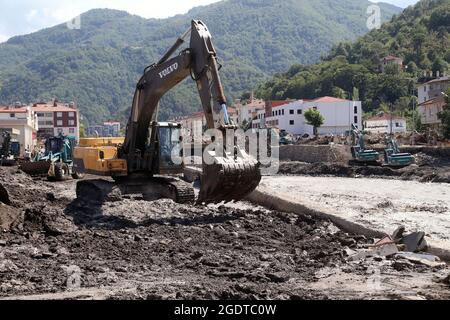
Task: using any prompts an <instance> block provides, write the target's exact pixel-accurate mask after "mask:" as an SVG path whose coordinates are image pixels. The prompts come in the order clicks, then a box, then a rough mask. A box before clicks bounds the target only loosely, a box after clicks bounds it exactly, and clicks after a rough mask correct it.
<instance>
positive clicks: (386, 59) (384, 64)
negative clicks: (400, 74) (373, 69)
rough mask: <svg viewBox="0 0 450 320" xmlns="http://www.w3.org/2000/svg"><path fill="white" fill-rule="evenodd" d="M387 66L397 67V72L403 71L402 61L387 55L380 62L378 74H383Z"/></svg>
mask: <svg viewBox="0 0 450 320" xmlns="http://www.w3.org/2000/svg"><path fill="white" fill-rule="evenodd" d="M389 65H398V66H399V70H403V59H402V58H399V57H395V56H392V55H389V56H387V57H384V58H383V59H381V60H380V72H381V73H385V72H386V67H387V66H389Z"/></svg>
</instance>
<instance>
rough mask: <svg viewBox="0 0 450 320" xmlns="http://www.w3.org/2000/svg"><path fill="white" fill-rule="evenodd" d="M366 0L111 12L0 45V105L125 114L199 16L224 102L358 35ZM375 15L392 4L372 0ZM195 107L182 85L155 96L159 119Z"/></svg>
mask: <svg viewBox="0 0 450 320" xmlns="http://www.w3.org/2000/svg"><path fill="white" fill-rule="evenodd" d="M368 5H369V2H368V1H366V0H314V1H310V0H284V1H277V0H229V1H221V2H218V3H215V4H212V5H209V6H205V7H199V8H195V9H193V10H191V11H190V12H189V13H188V14H186V15H178V16H175V17H172V18H169V19H160V20H157V19H143V18H141V17H138V16H133V15H129V14H127V13H126V12H121V11H115V10H103V9H102V10H100V9H99V10H92V11H89V12H87V13H85V14H83V15H82V17H81V29H80V30H70V29H68V28H67V26H66V25H65V24H63V25H59V26H56V27H53V28H49V29H45V30H41V31H39V32H36V33H33V34H30V35H26V36H19V37H14V38H12V39H10V40H9V41H8V42H6V43H4V44H0V103H4V104H7V103H11V102H14V101H21V102H33V101H37V100H49V99H52V98H54V97H57V98H58V99H59V100H61V101H75V102H77V104H78V106H79V107H80V109H81V111H82V113H83V115H84V117H85V120H86V122H88V123H95V122H99V121H102V120H106V119H110V118H113V119H117V118H118V119H120V120H122V121H125V120H126V118H127V117H128V112H129V107H130V105H131V99H132V94H133V92H134V87H135V83H136V81H137V80H138V78H139V76H140V75H141V74H142V71H143V69H144V68H145V67H146V66H147V65H149V64H151V63H153V62H155V61H156V60H157V59H158V58H159V57H160V56H161V55H162V54H163V52H164V51H165V50H166V49H167V48H168V47H169V46H170V45H171V44H172V43H173V42H174V41H175V39H176V38H177V37H178V36H179V35H180V34H181V33H182V32H183V31H184V30H185V29H186V28H187V27H188V26H189V24H190V19H191V18H196V19H202V20H204V21H205V22H206V23H207V25H208V26H209V28H210V30H211V32H212V34H213V37H214V41H215V45H216V47H217V49H218V51H219V57H220V59H221V62H222V64H223V65H224V67H223V69H222V75H223V78H224V80H225V81H224V83H225V85H226V92H227V95H228V96H229V97H230V98H236V97H238V96H240V94H241V93H242V91H244V90H248V89H250V88H253V87H255V86H256V85H257V84H258V83H260V82H261V81H263V80H264V79H267V78H268V77H269V76H271V75H273V74H274V73H276V72H281V71H283V70H286V69H287V68H288V67H289V66H290V65H292V63H293V62H297V63H303V64H307V63H314V62H317V61H319V59H320V57H321V56H322V55H324V54H326V53H327V52H329V50H330V49H331V47H332V45H333V44H336V43H338V42H339V41H342V40H352V39H355V38H356V37H357V36H360V35H362V34H364V33H365V32H366V31H367V27H366V20H367V14H366V10H367V7H368ZM381 7H382V12H383V15H382V16H383V18H384V19H389V18H390V17H391V16H392V15H393V14H394V13H398V12H399V11H400V9H399V8H397V7H394V6H391V5H385V4H382V5H381ZM199 108H200V105H199V99H198V97H197V94H196V89H195V86H194V85H193V84H192V82H191V81H187V82H186V83H184V84H183V85H182V86H180V87H179V88H177V89H176V90H174V91H173V92H171V93H169V94H168V95H167V96H166V97H165V98H164V100H163V103H162V109H161V113H160V115H161V119H166V118H169V117H172V116H175V115H180V114H187V113H189V112H192V111H196V110H198V109H199Z"/></svg>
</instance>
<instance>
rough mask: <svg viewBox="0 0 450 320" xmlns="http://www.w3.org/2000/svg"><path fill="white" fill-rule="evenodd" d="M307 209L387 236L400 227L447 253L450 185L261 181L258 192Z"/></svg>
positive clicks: (319, 179) (332, 179)
mask: <svg viewBox="0 0 450 320" xmlns="http://www.w3.org/2000/svg"><path fill="white" fill-rule="evenodd" d="M258 190H259V191H261V192H263V193H266V194H270V195H273V196H276V197H279V198H281V199H286V200H288V201H291V202H293V203H299V204H301V205H303V206H305V207H306V208H310V209H313V210H317V211H319V212H325V213H328V214H330V215H333V216H336V217H339V218H342V219H345V220H347V221H349V222H353V223H357V224H358V225H361V226H364V227H367V228H369V229H372V230H377V231H380V232H384V233H387V234H391V233H392V231H393V230H395V229H396V228H397V227H399V226H400V225H404V226H406V228H407V229H408V230H410V231H425V232H426V233H427V240H429V242H430V243H432V244H436V245H437V246H438V247H442V248H446V249H450V184H447V183H420V182H417V181H400V180H384V179H370V178H358V179H355V178H340V177H306V176H277V177H265V178H263V181H262V183H261V185H260V187H259V188H258Z"/></svg>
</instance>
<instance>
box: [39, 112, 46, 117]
mask: <svg viewBox="0 0 450 320" xmlns="http://www.w3.org/2000/svg"><path fill="white" fill-rule="evenodd" d="M37 116H38V117H45V113H40V112H38V114H37Z"/></svg>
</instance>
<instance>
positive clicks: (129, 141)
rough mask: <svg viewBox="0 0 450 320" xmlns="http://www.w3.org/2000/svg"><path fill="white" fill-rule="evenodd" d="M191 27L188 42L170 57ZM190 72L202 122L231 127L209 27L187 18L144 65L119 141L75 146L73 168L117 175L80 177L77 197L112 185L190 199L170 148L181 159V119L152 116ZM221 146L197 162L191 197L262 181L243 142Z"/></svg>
mask: <svg viewBox="0 0 450 320" xmlns="http://www.w3.org/2000/svg"><path fill="white" fill-rule="evenodd" d="M189 34H190V45H189V46H188V48H186V49H185V50H182V51H181V52H180V53H179V54H178V55H176V56H174V57H172V56H173V55H174V53H175V52H176V51H177V50H178V49H179V48H180V47H181V46H182V45H183V43H185V41H186V38H187V37H188V36H189ZM189 76H190V77H191V78H192V79H193V80H194V81H195V82H196V84H197V89H198V93H199V96H200V100H201V103H202V106H203V111H204V114H205V117H206V124H207V125H206V127H207V129H214V130H218V131H220V132H221V133H222V134H223V135H224V136H226V134H227V132H228V133H229V131H230V129H233V130H236V129H237V126H236V125H235V124H234V123H233V122H232V120H231V119H230V117H229V115H228V111H227V102H226V99H225V94H224V90H223V87H222V83H221V79H220V76H219V63H218V61H217V54H216V50H215V48H214V46H213V44H212V40H211V34H210V33H209V30H208V28H207V27H206V25H205V24H204V23H203V22H201V21H198V20H193V21H192V24H191V28H190V29H189V30H188V31H186V32H185V33H184V34H183V35H182V36H181V37H180V38H178V40H177V41H176V42H175V44H174V45H173V46H172V47H171V48H170V49H169V50H168V51H167V52H166V53H165V54H164V55H163V57H162V58H161V59H160V60H159V61H158V62H157V63H155V64H152V65H150V66H148V67H147V68H145V70H144V74H143V76H142V77H141V79H140V80H139V82H138V83H137V86H136V91H135V94H134V98H133V103H132V107H131V115H130V118H129V121H128V125H127V130H126V136H125V140H124V142H123V144H120V145H119V146H80V147H77V148H76V149H75V153H74V154H75V159H74V163H75V168H76V170H77V171H78V172H82V173H91V174H96V175H102V176H110V177H112V178H113V179H114V180H115V182H114V184H112V182H111V181H109V182H105V181H106V180H101V181H99V180H91V181H89V180H85V181H82V182H79V184H78V187H77V196H78V197H81V198H83V197H88V198H89V197H90V198H92V197H93V196H94V198H97V200H102V199H106V198H108V194H111V193H112V192H120V193H122V194H123V193H125V194H131V193H139V194H142V195H144V197H146V198H152V196H155V195H156V196H157V197H163V198H171V199H173V200H175V201H177V202H192V201H193V200H194V199H193V198H194V190H193V187H192V185H190V184H188V183H187V182H184V181H182V180H181V179H180V177H181V175H182V174H183V172H184V169H185V166H184V163H183V162H181V163H180V162H179V161H175V160H174V159H173V156H174V155H177V156H181V157H180V158H183V155H182V154H181V153H182V151H181V150H183V148H182V147H181V148H180V151H179V152H178V154H177V152H176V151H175V152H174V150H178V149H176V148H177V147H179V146H180V145H182V142H181V141H182V138H180V137H181V126H180V124H177V123H164V122H158V119H157V116H158V109H159V107H160V104H159V102H160V100H161V98H162V97H163V96H164V94H165V93H167V92H168V91H170V90H171V89H173V88H174V87H176V86H177V85H178V84H179V83H180V82H182V81H183V80H185V79H186V78H187V77H189ZM222 148H223V150H220V151H222V152H217V154H216V153H215V152H210V153H209V156H210V157H211V158H212V159H213V161H212V163H211V162H208V163H206V162H204V163H203V166H202V172H201V174H200V181H201V187H200V192H199V196H198V199H197V200H196V201H197V203H218V202H222V201H227V202H229V201H233V200H241V199H243V198H244V197H245V196H247V195H248V194H249V193H251V192H252V191H253V190H254V189H255V188H256V187H257V186H258V184H259V182H260V180H261V173H260V169H259V163H258V161H257V160H255V159H254V158H252V157H251V156H250V155H248V154H247V153H246V151H245V150H244V149H243V148H240V147H236V146H229V147H227V146H222ZM227 148H229V149H231V150H227ZM188 189H189V190H188ZM95 195H98V197H95ZM191 200H192V201H191Z"/></svg>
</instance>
